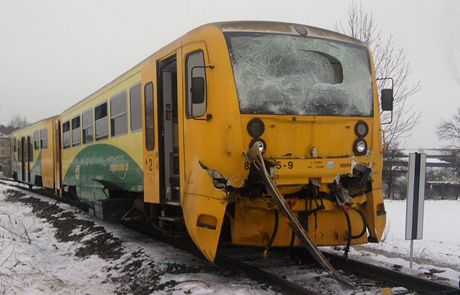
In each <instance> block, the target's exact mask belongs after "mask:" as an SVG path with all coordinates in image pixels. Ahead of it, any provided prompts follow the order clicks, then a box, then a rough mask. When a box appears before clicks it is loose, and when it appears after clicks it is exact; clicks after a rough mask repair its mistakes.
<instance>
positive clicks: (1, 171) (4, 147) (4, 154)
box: [0, 133, 11, 177]
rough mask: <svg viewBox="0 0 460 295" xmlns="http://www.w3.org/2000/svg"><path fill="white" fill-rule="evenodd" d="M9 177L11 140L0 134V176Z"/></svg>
mask: <svg viewBox="0 0 460 295" xmlns="http://www.w3.org/2000/svg"><path fill="white" fill-rule="evenodd" d="M10 175H11V139H10V137H9V136H8V135H5V134H3V133H0V176H6V177H10Z"/></svg>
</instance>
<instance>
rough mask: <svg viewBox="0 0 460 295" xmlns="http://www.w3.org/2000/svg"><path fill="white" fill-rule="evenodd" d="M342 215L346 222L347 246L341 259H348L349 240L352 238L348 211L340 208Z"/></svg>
mask: <svg viewBox="0 0 460 295" xmlns="http://www.w3.org/2000/svg"><path fill="white" fill-rule="evenodd" d="M342 210H343V213H344V214H345V219H346V220H347V230H348V232H347V246H346V247H345V253H343V257H344V258H345V259H348V251H350V245H351V239H352V238H353V236H352V234H351V220H350V215H349V214H348V211H347V210H346V209H345V208H344V207H342Z"/></svg>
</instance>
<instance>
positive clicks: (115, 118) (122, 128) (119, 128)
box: [110, 90, 128, 136]
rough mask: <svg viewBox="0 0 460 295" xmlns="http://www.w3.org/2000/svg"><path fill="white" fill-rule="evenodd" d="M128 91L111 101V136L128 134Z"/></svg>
mask: <svg viewBox="0 0 460 295" xmlns="http://www.w3.org/2000/svg"><path fill="white" fill-rule="evenodd" d="M126 108H127V106H126V91H125V90H123V91H122V92H120V93H118V94H116V95H114V96H112V98H111V99H110V135H111V136H117V135H122V134H126V133H128V118H127V112H126Z"/></svg>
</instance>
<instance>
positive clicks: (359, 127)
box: [355, 121, 369, 138]
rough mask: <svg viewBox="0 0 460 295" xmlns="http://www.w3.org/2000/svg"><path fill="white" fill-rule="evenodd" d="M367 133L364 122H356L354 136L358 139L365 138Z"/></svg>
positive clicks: (367, 128) (367, 127)
mask: <svg viewBox="0 0 460 295" xmlns="http://www.w3.org/2000/svg"><path fill="white" fill-rule="evenodd" d="M367 133H369V126H367V124H366V122H364V121H358V123H356V125H355V134H356V136H358V137H359V138H364V137H366V135H367Z"/></svg>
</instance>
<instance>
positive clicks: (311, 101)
mask: <svg viewBox="0 0 460 295" xmlns="http://www.w3.org/2000/svg"><path fill="white" fill-rule="evenodd" d="M226 37H227V41H228V45H229V50H230V59H231V61H232V66H233V73H234V77H235V82H236V87H237V92H238V100H239V106H240V112H241V113H244V114H279V115H312V116H318V115H319V116H321V115H323V116H326V115H330V116H372V113H373V112H372V108H373V103H372V78H371V70H370V64H369V54H368V51H367V48H366V47H364V46H358V45H354V44H347V43H344V42H339V41H332V40H327V39H320V38H312V37H302V36H294V35H282V34H270V33H266V34H264V33H227V35H226Z"/></svg>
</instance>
